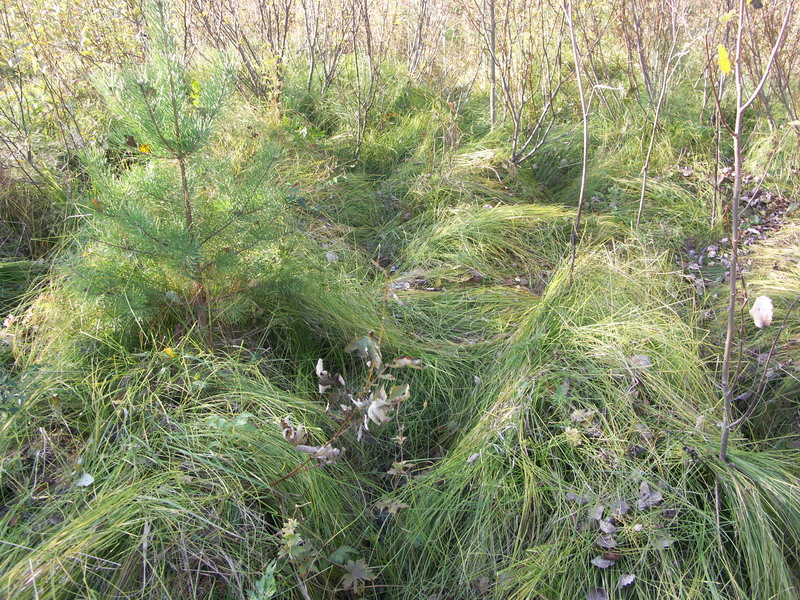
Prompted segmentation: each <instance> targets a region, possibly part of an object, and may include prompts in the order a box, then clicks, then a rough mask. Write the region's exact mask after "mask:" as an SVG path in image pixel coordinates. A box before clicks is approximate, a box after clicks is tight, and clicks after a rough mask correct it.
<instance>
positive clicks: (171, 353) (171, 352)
mask: <svg viewBox="0 0 800 600" xmlns="http://www.w3.org/2000/svg"><path fill="white" fill-rule="evenodd" d="M164 354H166V355H167V356H169V357H170V358H175V357H176V356H177V353H176V352H175V350H174V349H173V348H164Z"/></svg>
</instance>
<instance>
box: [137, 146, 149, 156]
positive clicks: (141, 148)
mask: <svg viewBox="0 0 800 600" xmlns="http://www.w3.org/2000/svg"><path fill="white" fill-rule="evenodd" d="M139 152H141V153H142V154H150V144H142V145H141V146H139Z"/></svg>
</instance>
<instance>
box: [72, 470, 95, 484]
mask: <svg viewBox="0 0 800 600" xmlns="http://www.w3.org/2000/svg"><path fill="white" fill-rule="evenodd" d="M93 483H94V477H92V476H91V475H90V474H89V473H84V474H83V475H81V476H80V477H78V480H77V481H76V482H75V486H76V487H89V486H90V485H92V484H93Z"/></svg>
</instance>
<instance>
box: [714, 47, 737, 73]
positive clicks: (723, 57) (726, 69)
mask: <svg viewBox="0 0 800 600" xmlns="http://www.w3.org/2000/svg"><path fill="white" fill-rule="evenodd" d="M717 63H719V68H720V70H721V71H722V73H723V74H724V75H727V74H728V73H730V72H731V69H732V68H733V65H732V64H731V59H730V56H728V49H727V48H725V46H723V45H722V44H720V45H719V46H717Z"/></svg>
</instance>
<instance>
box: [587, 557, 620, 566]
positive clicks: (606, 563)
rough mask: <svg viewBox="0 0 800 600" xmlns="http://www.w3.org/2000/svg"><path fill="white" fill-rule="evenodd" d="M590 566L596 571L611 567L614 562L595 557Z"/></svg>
mask: <svg viewBox="0 0 800 600" xmlns="http://www.w3.org/2000/svg"><path fill="white" fill-rule="evenodd" d="M592 564H593V565H594V566H595V567H597V568H598V569H607V568H609V567H613V566H614V565H615V564H616V561H614V560H609V559H607V558H603V557H602V556H596V557H594V558H593V559H592Z"/></svg>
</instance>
